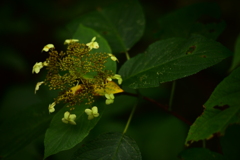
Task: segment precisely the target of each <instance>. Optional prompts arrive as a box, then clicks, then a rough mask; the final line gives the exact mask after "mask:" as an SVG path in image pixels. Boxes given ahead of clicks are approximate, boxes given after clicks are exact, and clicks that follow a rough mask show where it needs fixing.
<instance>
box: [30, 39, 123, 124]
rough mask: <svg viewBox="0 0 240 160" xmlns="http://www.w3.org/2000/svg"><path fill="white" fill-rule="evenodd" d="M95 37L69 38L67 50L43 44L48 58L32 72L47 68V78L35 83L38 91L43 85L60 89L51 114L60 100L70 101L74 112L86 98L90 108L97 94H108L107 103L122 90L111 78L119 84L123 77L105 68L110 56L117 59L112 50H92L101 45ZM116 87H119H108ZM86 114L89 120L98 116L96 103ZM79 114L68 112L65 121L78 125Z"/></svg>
mask: <svg viewBox="0 0 240 160" xmlns="http://www.w3.org/2000/svg"><path fill="white" fill-rule="evenodd" d="M95 40H96V37H93V39H92V40H91V42H89V43H87V44H83V43H79V42H78V40H77V39H67V40H65V42H64V44H66V45H67V49H66V51H65V52H63V51H61V52H58V51H56V50H55V47H54V45H53V44H48V45H46V46H44V48H43V50H42V51H45V52H48V53H49V57H48V58H47V59H46V61H44V62H37V63H36V64H35V65H34V66H33V69H32V73H36V74H37V73H39V72H40V70H41V69H42V68H43V67H46V69H47V70H48V73H47V75H46V79H45V80H44V81H41V82H38V83H37V84H36V87H35V93H36V91H37V90H39V87H40V86H41V85H42V84H45V85H47V86H48V87H49V89H50V90H60V94H59V96H58V97H57V98H55V99H54V102H53V103H51V104H49V106H48V110H49V113H53V112H54V111H55V108H54V107H55V105H56V104H58V103H59V102H61V101H63V102H65V103H67V104H68V105H67V107H70V111H71V110H74V107H73V106H75V105H76V104H79V103H81V102H83V101H85V100H87V101H85V104H87V105H89V106H90V107H91V104H92V103H93V102H94V97H95V96H105V97H106V104H111V103H113V102H114V94H115V93H119V92H123V90H122V89H121V88H120V87H119V86H118V85H117V84H116V83H115V82H113V81H112V79H116V80H117V81H118V84H121V83H122V78H121V76H120V75H118V74H114V73H113V72H112V71H111V70H105V65H104V64H105V63H106V62H107V59H108V58H110V59H111V60H113V61H118V59H117V58H116V57H115V56H114V55H113V54H111V53H90V51H91V50H92V49H98V48H99V44H98V43H97V42H95ZM113 87H114V88H117V90H115V91H111V89H110V90H109V88H113ZM85 113H86V114H87V115H88V119H89V120H91V119H93V118H95V117H98V116H99V113H98V108H97V106H94V107H91V109H88V108H87V109H85ZM76 117H77V116H76V115H75V114H71V113H70V112H69V111H66V112H65V113H64V117H63V118H62V122H64V123H69V124H72V125H76V122H75V119H76Z"/></svg>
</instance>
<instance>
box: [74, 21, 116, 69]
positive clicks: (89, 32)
mask: <svg viewBox="0 0 240 160" xmlns="http://www.w3.org/2000/svg"><path fill="white" fill-rule="evenodd" d="M93 37H96V42H98V44H99V48H98V49H92V50H91V53H93V54H94V53H100V52H101V53H112V51H111V48H110V46H109V44H108V42H107V41H106V40H105V39H104V38H103V37H102V36H101V35H100V34H99V33H97V32H96V31H94V30H93V29H91V28H88V27H85V26H84V25H82V24H80V25H79V26H78V28H77V30H76V32H75V33H74V35H73V37H72V38H74V39H78V40H79V42H80V43H85V44H86V43H89V42H90V41H91V40H92V38H93ZM105 69H106V70H112V71H113V72H114V73H116V69H117V65H116V62H114V61H113V60H111V58H110V57H109V58H108V59H107V62H106V63H105Z"/></svg>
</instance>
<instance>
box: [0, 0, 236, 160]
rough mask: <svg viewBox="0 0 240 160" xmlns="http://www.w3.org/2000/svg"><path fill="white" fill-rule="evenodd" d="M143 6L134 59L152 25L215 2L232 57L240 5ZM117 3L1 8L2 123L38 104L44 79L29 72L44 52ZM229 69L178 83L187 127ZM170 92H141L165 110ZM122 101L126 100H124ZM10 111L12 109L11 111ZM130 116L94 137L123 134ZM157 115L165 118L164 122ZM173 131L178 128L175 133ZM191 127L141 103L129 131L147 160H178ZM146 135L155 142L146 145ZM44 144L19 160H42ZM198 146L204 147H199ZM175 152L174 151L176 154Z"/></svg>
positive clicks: (70, 0)
mask: <svg viewBox="0 0 240 160" xmlns="http://www.w3.org/2000/svg"><path fill="white" fill-rule="evenodd" d="M139 1H140V3H141V5H142V7H143V11H144V14H145V16H146V33H145V35H144V36H143V38H142V40H140V41H139V42H138V43H137V44H136V45H135V46H134V47H133V48H132V49H131V50H130V51H129V53H130V56H131V55H133V54H136V53H140V52H143V51H144V50H145V49H146V48H147V46H148V45H149V44H151V43H152V42H154V41H155V39H154V36H152V38H151V34H152V35H154V32H155V31H154V30H153V31H152V32H151V31H150V28H154V26H151V25H154V23H153V22H154V21H156V19H158V18H159V17H161V16H162V15H164V14H166V13H168V12H171V11H174V10H176V9H179V8H182V7H184V6H187V5H190V4H194V3H197V2H216V3H217V4H218V5H219V7H220V8H221V10H222V19H223V20H224V21H225V22H226V24H227V25H226V29H225V30H224V32H223V33H222V34H221V35H220V37H219V38H218V39H217V41H219V42H221V43H222V44H223V45H225V46H226V47H227V48H229V49H230V50H231V51H234V45H235V41H236V38H237V36H238V34H239V27H240V13H239V6H240V1H238V0H218V1H216V0H215V1H210V0H208V1H203V0H185V1H184V0H162V1H154V0H139ZM114 2H115V1H111V0H103V1H99V0H98V1H97V0H91V1H90V0H88V1H86V0H34V1H32V0H22V1H16V0H15V1H14V0H8V1H7V0H5V1H1V2H0V13H1V14H0V16H1V22H0V35H1V39H0V41H1V43H0V72H1V87H0V89H1V92H0V97H1V99H0V104H1V113H0V114H1V118H0V120H1V121H3V120H6V118H9V116H8V115H9V114H12V112H17V111H18V110H21V109H23V108H24V107H25V106H28V105H31V104H35V103H37V102H38V99H37V98H36V97H35V95H34V87H35V84H36V82H38V81H39V80H40V79H41V76H43V75H36V74H34V75H33V74H32V73H31V72H32V66H33V65H34V64H35V63H36V62H40V61H44V59H45V58H46V57H47V56H46V55H45V54H46V53H41V50H42V48H43V46H44V45H46V44H48V43H53V44H55V46H57V47H59V48H61V46H62V44H63V41H64V39H62V38H61V35H59V34H60V32H61V29H62V28H63V27H64V26H65V25H66V24H67V23H68V22H70V21H71V20H72V19H74V18H75V17H77V16H81V15H82V14H84V13H87V12H90V11H92V10H94V9H96V8H97V7H104V6H107V5H109V4H111V3H114ZM69 38H71V37H69ZM120 59H124V57H123V56H122V57H121V56H120ZM230 64H231V58H228V59H226V60H224V61H223V62H221V63H220V64H218V65H216V66H214V67H211V68H209V69H206V70H204V71H201V72H199V73H198V74H195V75H193V76H190V77H187V78H184V79H180V80H178V81H177V85H176V92H175V97H174V102H173V110H174V111H175V112H177V113H178V114H179V115H181V116H182V117H184V118H185V119H187V121H189V123H192V122H193V121H194V120H195V119H196V117H197V116H199V115H200V114H201V113H202V111H203V108H202V105H203V104H204V103H205V102H206V100H207V99H208V98H209V96H210V95H211V92H212V91H213V89H214V88H215V87H216V86H217V84H218V83H219V82H220V81H221V80H222V79H223V78H224V77H225V76H227V74H228V72H227V71H228V69H229V67H230ZM170 88H171V83H165V84H163V85H161V86H160V87H159V88H157V89H156V88H155V89H151V88H150V89H142V90H141V92H142V93H143V94H144V95H147V96H149V97H151V98H153V99H155V100H156V101H157V102H158V103H160V104H162V105H167V103H168V98H169V94H170ZM152 92H153V93H152ZM122 98H123V99H124V97H122ZM119 102H120V101H119ZM12 106H14V107H13V108H11V107H12ZM12 110H13V111H12ZM130 110H131V106H129V105H127V106H126V107H125V110H124V109H123V111H122V112H120V113H119V115H118V116H116V117H114V118H112V119H114V120H115V121H114V123H113V122H112V124H108V125H104V123H105V121H104V120H102V121H101V122H102V123H101V122H100V124H101V125H102V126H103V127H99V128H101V129H96V133H95V135H98V134H99V133H102V132H108V131H120V132H121V131H122V130H123V129H124V125H125V123H126V121H127V118H128V115H129V113H130ZM11 111H12V112H11ZM159 115H161V116H160V118H159ZM106 121H107V120H106ZM156 126H157V127H156ZM171 126H175V127H173V128H172V127H171ZM188 127H189V125H187V124H185V123H184V122H181V121H179V120H178V119H176V118H175V117H173V116H171V115H169V114H168V113H165V112H164V111H163V110H162V109H161V107H159V106H157V105H156V104H149V102H147V101H143V102H142V103H141V106H140V107H139V108H138V110H137V111H136V114H135V116H134V119H133V121H132V128H131V126H130V129H129V135H131V136H132V137H133V138H134V139H135V140H136V141H137V143H138V144H139V147H140V150H142V151H143V152H142V154H143V158H144V159H155V158H156V157H158V158H156V159H166V160H167V159H169V160H170V159H175V158H173V157H174V156H173V155H176V154H177V153H178V152H179V151H181V150H182V149H183V148H184V146H183V144H184V138H185V137H186V134H187V131H188ZM142 130H145V131H142ZM138 132H141V133H138ZM93 135H94V134H93ZM95 135H94V136H95ZM144 135H148V136H150V137H154V138H149V139H147V138H145V137H146V136H144ZM178 136H179V137H178ZM156 137H157V140H156ZM42 139H43V137H40V139H38V140H37V141H36V142H35V143H34V144H31V145H30V146H28V147H27V148H25V149H23V151H21V152H20V153H18V156H22V157H25V158H26V159H41V156H42V152H43V151H42V149H43V145H42V144H41V142H42ZM160 142H161V143H160ZM36 144H37V145H36ZM194 145H195V146H201V143H197V144H194ZM194 145H193V146H194ZM36 146H37V147H36ZM172 146H175V148H173V147H172ZM207 147H209V148H210V149H211V150H213V151H216V152H219V153H221V148H220V147H219V141H218V138H214V139H213V140H211V141H209V142H207ZM169 150H172V151H169ZM65 153H66V155H67V154H70V153H68V152H63V153H60V154H59V155H57V156H55V157H50V158H49V159H63V157H64V156H63V155H64V154H65ZM33 157H34V158H33ZM146 157H148V158H146ZM154 157H155V158H154ZM13 159H14V158H13Z"/></svg>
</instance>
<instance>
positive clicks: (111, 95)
mask: <svg viewBox="0 0 240 160" xmlns="http://www.w3.org/2000/svg"><path fill="white" fill-rule="evenodd" d="M105 97H106V98H107V99H106V102H105V103H106V104H111V103H113V102H114V98H115V97H114V95H113V94H105Z"/></svg>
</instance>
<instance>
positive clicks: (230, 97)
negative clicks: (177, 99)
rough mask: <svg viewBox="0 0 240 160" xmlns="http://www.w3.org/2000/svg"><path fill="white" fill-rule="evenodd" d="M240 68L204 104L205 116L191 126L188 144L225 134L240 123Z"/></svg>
mask: <svg viewBox="0 0 240 160" xmlns="http://www.w3.org/2000/svg"><path fill="white" fill-rule="evenodd" d="M239 75H240V67H239V68H238V69H236V70H234V71H233V72H232V73H231V74H230V75H229V76H228V77H226V78H225V79H224V80H223V81H222V82H221V83H220V84H219V85H218V86H217V87H216V88H215V90H214V91H213V93H212V95H211V96H210V98H209V99H208V100H207V102H206V103H205V104H204V106H205V110H204V112H203V114H202V115H201V116H200V117H198V118H197V119H196V121H195V122H194V124H193V125H192V126H191V128H190V130H189V133H188V137H187V139H186V143H187V142H189V141H190V142H193V141H199V140H203V139H209V138H211V137H213V134H214V133H218V134H220V135H222V134H224V131H225V129H226V128H227V127H228V125H229V124H233V123H239V122H240V117H239V114H240V112H239V111H240V101H239V97H240V85H239V81H240V76H239Z"/></svg>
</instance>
